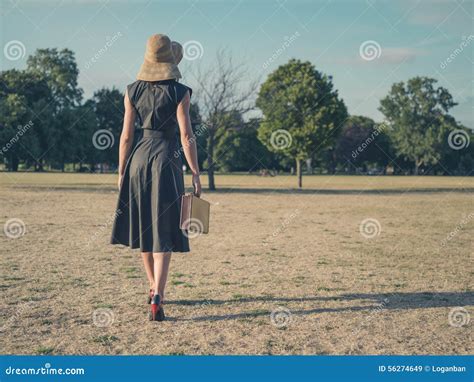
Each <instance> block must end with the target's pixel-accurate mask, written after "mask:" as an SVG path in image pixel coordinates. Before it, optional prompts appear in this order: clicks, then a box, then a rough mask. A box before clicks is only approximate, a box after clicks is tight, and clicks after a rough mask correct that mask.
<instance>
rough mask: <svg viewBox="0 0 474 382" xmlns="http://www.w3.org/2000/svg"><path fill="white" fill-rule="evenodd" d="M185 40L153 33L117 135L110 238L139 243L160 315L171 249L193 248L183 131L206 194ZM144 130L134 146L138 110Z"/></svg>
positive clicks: (196, 183)
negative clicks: (184, 210)
mask: <svg viewBox="0 0 474 382" xmlns="http://www.w3.org/2000/svg"><path fill="white" fill-rule="evenodd" d="M182 57H183V48H182V46H181V45H180V44H179V43H177V42H172V41H171V40H170V39H169V38H168V36H165V35H162V34H155V35H153V36H151V37H150V38H149V39H148V42H147V46H146V52H145V61H144V62H143V65H142V66H141V68H140V71H139V73H138V75H137V81H135V82H133V83H132V84H130V85H128V86H127V91H126V93H125V97H124V103H125V116H124V122H123V130H122V134H121V136H120V152H119V178H118V186H119V198H118V203H117V210H116V214H115V216H116V218H115V221H114V225H113V229H112V239H111V243H112V244H123V245H127V246H129V247H130V248H140V251H141V254H142V258H143V264H144V267H145V271H146V275H147V278H148V281H149V283H150V290H149V296H148V303H151V312H150V320H153V321H163V320H164V319H165V313H164V310H163V303H164V299H165V286H166V279H167V276H168V269H169V265H170V260H171V253H172V252H189V242H188V238H187V236H186V232H183V231H182V230H181V229H180V226H179V219H180V208H181V204H180V203H181V196H182V195H183V193H184V179H183V172H182V165H183V163H182V159H181V155H179V154H180V152H181V151H180V150H179V146H178V137H180V138H181V144H182V147H183V151H184V154H185V156H186V160H187V162H188V164H189V167H190V170H191V172H192V182H193V187H194V192H195V194H196V195H197V196H199V195H200V194H201V182H200V180H199V168H198V162H197V150H196V143H195V140H194V139H193V132H192V129H191V121H190V118H189V104H190V97H191V93H192V90H191V89H190V88H188V87H187V86H185V85H182V84H180V83H179V82H177V80H178V79H179V78H181V73H180V72H179V69H178V66H177V64H178V63H179V62H180V61H181V58H182ZM136 117H138V121H139V123H140V130H141V131H142V137H141V139H140V141H139V142H138V143H137V145H136V146H135V148H134V149H133V150H131V148H132V143H133V136H134V123H135V118H136Z"/></svg>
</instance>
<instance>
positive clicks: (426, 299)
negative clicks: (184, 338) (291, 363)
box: [166, 292, 474, 321]
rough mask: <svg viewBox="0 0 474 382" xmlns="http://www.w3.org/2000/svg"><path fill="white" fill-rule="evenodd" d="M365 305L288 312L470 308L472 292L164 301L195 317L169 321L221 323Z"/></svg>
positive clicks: (307, 313) (317, 310) (473, 295)
mask: <svg viewBox="0 0 474 382" xmlns="http://www.w3.org/2000/svg"><path fill="white" fill-rule="evenodd" d="M357 300H365V301H368V302H369V304H368V305H356V306H344V307H335V308H324V307H323V308H313V309H295V310H293V309H290V311H291V314H293V315H297V316H304V315H309V314H315V313H330V312H345V311H348V312H357V311H371V310H374V309H383V310H385V309H387V310H404V309H426V308H442V307H456V306H472V305H474V292H416V293H415V292H414V293H380V294H378V293H375V294H367V293H354V294H341V295H337V296H320V297H319V296H315V297H302V298H288V297H267V296H257V297H246V298H240V299H231V300H176V301H167V302H166V304H167V305H189V306H193V307H195V309H196V313H197V314H196V315H195V316H193V317H192V318H174V319H173V318H172V319H171V320H174V321H221V320H236V319H244V318H254V317H261V316H268V315H269V314H270V313H271V310H273V309H275V308H276V307H277V306H279V305H284V304H285V303H298V302H325V301H357ZM252 302H267V303H271V304H273V305H272V307H270V310H268V309H258V310H252V311H248V312H242V313H235V314H225V315H208V316H200V315H199V311H200V309H201V308H202V307H207V306H216V305H217V306H219V305H227V306H232V305H235V306H236V305H239V304H241V303H252Z"/></svg>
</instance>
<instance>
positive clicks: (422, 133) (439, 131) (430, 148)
mask: <svg viewBox="0 0 474 382" xmlns="http://www.w3.org/2000/svg"><path fill="white" fill-rule="evenodd" d="M436 82H437V80H435V79H433V78H428V77H414V78H412V79H410V80H408V82H407V83H406V84H405V83H404V82H399V83H396V84H393V85H392V88H391V90H390V92H389V94H388V95H387V96H386V97H385V98H383V99H382V100H381V101H380V107H379V110H380V111H381V112H382V113H383V114H384V116H385V118H386V120H387V122H388V124H389V127H390V128H389V129H388V130H387V132H388V134H389V136H390V138H391V140H392V142H393V145H394V148H395V150H396V151H397V152H398V153H399V154H400V155H403V156H404V157H405V158H406V159H408V160H410V161H412V162H413V163H414V172H415V174H418V173H419V169H420V167H421V166H427V165H434V164H436V163H438V161H439V160H440V158H441V149H442V146H443V143H444V142H445V141H446V138H447V134H449V131H451V130H453V129H455V128H456V122H455V120H454V118H453V117H452V116H450V115H449V114H448V111H449V109H451V108H452V107H453V106H455V105H456V102H454V100H453V98H452V96H451V94H450V93H449V91H448V90H446V89H445V88H443V87H441V86H440V87H435V84H436Z"/></svg>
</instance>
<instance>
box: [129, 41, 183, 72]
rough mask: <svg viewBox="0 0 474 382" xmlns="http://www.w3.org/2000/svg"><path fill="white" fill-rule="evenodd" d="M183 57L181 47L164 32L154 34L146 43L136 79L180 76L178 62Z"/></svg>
mask: <svg viewBox="0 0 474 382" xmlns="http://www.w3.org/2000/svg"><path fill="white" fill-rule="evenodd" d="M182 58H183V47H182V46H181V44H179V43H178V42H175V41H173V42H172V41H171V40H170V38H169V37H168V36H166V35H164V34H154V35H153V36H151V37H150V38H149V39H148V41H147V43H146V51H145V60H144V61H143V64H142V66H141V68H140V71H139V72H138V74H137V80H142V81H160V80H169V79H178V78H181V73H180V72H179V69H178V63H179V62H180V61H181V59H182Z"/></svg>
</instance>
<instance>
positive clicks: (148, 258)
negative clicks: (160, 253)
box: [142, 252, 155, 290]
mask: <svg viewBox="0 0 474 382" xmlns="http://www.w3.org/2000/svg"><path fill="white" fill-rule="evenodd" d="M142 259H143V265H144V266H145V272H146V277H147V278H148V282H149V283H150V289H153V290H154V289H155V276H154V273H153V253H151V252H142Z"/></svg>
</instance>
